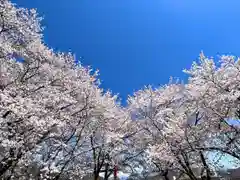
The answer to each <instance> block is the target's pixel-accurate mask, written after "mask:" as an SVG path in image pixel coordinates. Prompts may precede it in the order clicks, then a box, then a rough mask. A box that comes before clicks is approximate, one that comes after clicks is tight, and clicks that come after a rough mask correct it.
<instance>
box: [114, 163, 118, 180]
mask: <svg viewBox="0 0 240 180" xmlns="http://www.w3.org/2000/svg"><path fill="white" fill-rule="evenodd" d="M117 171H118V168H117V165H114V178H116V177H117Z"/></svg>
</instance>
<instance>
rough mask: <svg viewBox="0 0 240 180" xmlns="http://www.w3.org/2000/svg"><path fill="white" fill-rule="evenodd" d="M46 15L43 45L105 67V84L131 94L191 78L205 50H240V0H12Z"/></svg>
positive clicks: (212, 52) (208, 52) (210, 52)
mask: <svg viewBox="0 0 240 180" xmlns="http://www.w3.org/2000/svg"><path fill="white" fill-rule="evenodd" d="M13 2H16V3H17V4H19V5H20V6H24V7H28V8H29V7H30V8H37V9H38V12H39V13H40V15H44V17H45V20H44V23H43V25H44V26H46V30H45V31H44V34H45V42H46V43H47V44H48V45H49V46H51V47H53V48H54V49H57V50H61V51H68V50H71V51H72V52H74V53H76V54H77V56H78V57H80V56H83V57H84V59H83V60H82V62H83V64H84V65H91V66H92V67H93V68H98V69H100V73H101V76H100V78H101V80H102V87H104V88H105V89H111V90H112V91H113V92H114V93H120V95H121V97H122V98H123V101H124V100H125V99H126V97H127V94H131V93H132V92H133V91H134V90H138V89H140V88H142V87H143V86H144V85H147V84H153V85H156V86H157V85H159V84H165V83H167V82H168V80H169V77H170V76H173V77H180V78H182V79H185V78H186V76H185V75H184V74H183V73H182V69H183V68H188V67H190V65H191V63H192V61H193V60H195V59H196V58H197V57H198V54H199V52H200V51H201V50H203V51H204V52H205V53H206V55H210V56H215V55H217V54H219V53H220V54H222V53H224V54H226V53H233V54H234V55H240V49H239V47H240V15H239V7H240V1H239V0H14V1H13Z"/></svg>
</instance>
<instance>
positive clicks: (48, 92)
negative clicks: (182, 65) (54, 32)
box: [0, 0, 240, 180]
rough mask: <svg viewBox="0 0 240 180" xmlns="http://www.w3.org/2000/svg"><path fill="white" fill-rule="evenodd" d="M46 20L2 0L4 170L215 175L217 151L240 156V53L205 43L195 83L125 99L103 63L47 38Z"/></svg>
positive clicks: (0, 160) (42, 175)
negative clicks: (112, 87) (106, 84)
mask: <svg viewBox="0 0 240 180" xmlns="http://www.w3.org/2000/svg"><path fill="white" fill-rule="evenodd" d="M41 20H42V18H40V17H38V14H37V12H36V10H27V9H24V8H17V7H16V6H15V5H14V4H12V3H11V2H9V1H8V0H2V1H0V177H1V178H2V179H49V180H50V179H54V180H57V179H64V178H65V179H66V178H67V179H80V178H82V177H84V176H86V175H89V174H91V175H92V176H93V177H94V179H95V180H97V179H98V178H99V176H100V174H103V176H104V179H105V180H107V179H109V177H111V176H112V174H113V171H114V168H116V167H118V170H119V171H124V172H128V173H132V177H146V176H148V175H149V174H151V173H157V174H159V175H161V176H163V177H165V179H166V180H168V179H169V176H170V175H171V174H173V172H174V173H175V175H176V176H179V178H180V177H182V178H183V177H188V178H190V179H192V180H196V179H197V178H198V177H201V178H202V179H204V178H207V179H211V176H212V173H213V172H214V171H216V169H219V167H218V165H217V164H218V161H219V158H216V159H214V158H211V160H210V159H209V158H210V154H212V153H213V152H214V153H215V154H218V155H220V156H224V155H226V154H227V155H229V156H231V157H233V158H235V160H238V161H239V160H240V150H239V143H240V142H239V137H240V134H239V126H236V125H232V124H230V123H229V121H228V120H230V119H235V120H236V121H237V120H238V119H239V117H240V103H239V102H240V88H239V85H240V75H239V73H240V60H239V59H237V58H236V57H234V56H228V55H227V56H226V55H224V56H221V57H220V58H219V61H218V62H217V63H216V62H215V61H214V60H213V59H211V58H207V57H205V56H204V54H203V53H201V54H200V59H199V62H198V63H197V62H194V63H193V65H192V67H191V69H189V70H185V72H186V73H187V74H189V80H188V83H186V84H181V83H178V82H172V81H171V82H170V83H169V84H167V85H164V86H162V87H159V88H157V89H153V88H151V87H145V88H144V89H142V90H139V91H137V92H135V93H134V95H133V96H129V98H128V105H127V107H121V105H120V103H119V102H118V97H117V96H116V95H113V94H112V93H111V92H110V91H107V92H104V91H103V90H102V89H101V88H100V87H99V85H100V81H99V79H98V72H97V71H96V72H92V70H91V69H90V68H85V67H83V66H82V65H81V63H79V61H78V60H76V58H75V56H74V55H73V54H71V53H62V52H54V51H53V50H52V49H50V48H49V47H47V46H46V45H45V44H44V43H43V40H42V38H43V34H42V30H43V28H42V27H41ZM76 62H78V63H77V65H76ZM212 159H214V160H212ZM220 168H221V167H220ZM196 169H197V171H196Z"/></svg>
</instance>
